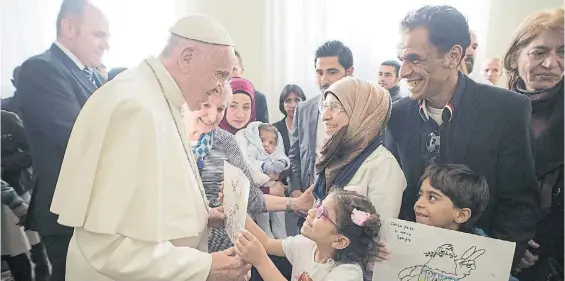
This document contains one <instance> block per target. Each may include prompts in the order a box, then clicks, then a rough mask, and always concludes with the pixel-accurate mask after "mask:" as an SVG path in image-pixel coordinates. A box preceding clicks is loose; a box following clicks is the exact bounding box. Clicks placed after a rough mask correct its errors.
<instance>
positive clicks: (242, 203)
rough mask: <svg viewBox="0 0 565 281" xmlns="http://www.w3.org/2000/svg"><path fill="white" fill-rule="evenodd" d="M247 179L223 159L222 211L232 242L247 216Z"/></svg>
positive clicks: (248, 186) (243, 226)
mask: <svg viewBox="0 0 565 281" xmlns="http://www.w3.org/2000/svg"><path fill="white" fill-rule="evenodd" d="M249 188H250V182H249V179H247V177H246V176H245V174H244V173H243V171H241V170H240V169H238V168H236V167H235V166H232V165H230V164H229V163H228V162H226V161H224V190H223V193H224V199H223V203H222V205H223V206H224V213H225V214H226V221H225V227H226V232H227V233H228V236H229V238H230V240H231V242H232V243H235V241H236V239H237V236H238V235H239V233H240V232H241V229H242V228H245V219H246V218H247V203H248V200H249Z"/></svg>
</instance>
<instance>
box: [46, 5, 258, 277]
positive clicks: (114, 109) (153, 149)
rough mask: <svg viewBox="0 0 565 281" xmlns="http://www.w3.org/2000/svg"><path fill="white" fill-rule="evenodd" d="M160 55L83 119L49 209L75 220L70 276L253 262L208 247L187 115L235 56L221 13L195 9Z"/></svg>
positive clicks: (204, 272)
mask: <svg viewBox="0 0 565 281" xmlns="http://www.w3.org/2000/svg"><path fill="white" fill-rule="evenodd" d="M170 31H171V39H170V40H169V42H168V44H167V46H166V47H165V49H164V50H163V53H162V54H161V55H160V56H159V57H158V58H149V59H147V60H145V61H143V62H142V63H141V64H140V65H139V66H137V67H136V68H133V69H131V70H128V71H126V72H124V73H122V74H120V75H119V76H118V77H116V78H115V79H114V80H113V81H111V82H109V83H108V84H106V85H105V86H103V87H102V88H100V89H99V90H98V91H96V92H95V93H94V94H93V95H92V97H91V98H90V99H89V100H88V102H87V103H86V105H85V106H84V108H83V109H82V111H81V113H80V115H79V116H78V119H77V121H76V123H75V126H74V128H73V131H72V133H71V137H70V140H69V143H68V146H67V150H66V154H65V158H64V161H63V165H62V167H61V172H60V175H59V180H58V183H57V188H56V191H55V196H54V198H53V202H52V205H51V211H52V212H53V213H55V214H58V215H59V219H58V222H59V223H60V224H62V225H66V226H69V227H74V229H75V230H74V235H73V238H72V239H71V242H70V245H69V250H68V254H67V277H66V280H68V281H109V280H116V281H117V280H152V281H158V280H167V281H169V280H183V281H184V280H189V281H204V280H236V279H237V280H241V279H242V278H243V276H244V275H245V273H247V271H248V270H249V269H250V267H249V265H247V264H245V263H244V262H243V261H242V260H241V259H240V258H238V257H235V256H233V255H231V253H228V252H219V253H213V254H209V253H207V239H208V227H210V226H211V225H215V226H218V225H222V224H223V219H224V217H225V216H224V214H223V213H221V212H220V211H219V210H216V209H209V208H208V203H207V202H206V196H205V194H204V189H203V187H202V183H201V180H200V177H199V174H198V170H197V168H196V163H195V160H194V156H193V155H192V152H191V149H190V145H189V143H188V141H187V139H186V133H185V132H186V130H185V127H184V123H183V121H182V117H181V115H182V112H181V111H182V110H181V108H182V107H183V105H185V104H187V105H188V108H190V109H191V110H196V109H199V108H200V106H201V103H202V102H204V101H206V100H207V99H208V96H209V95H212V94H223V92H224V91H223V85H224V83H225V81H226V80H227V78H228V77H229V75H230V73H231V71H232V68H233V65H234V63H235V55H234V48H233V44H232V41H231V39H230V37H229V35H228V33H227V31H226V30H225V28H224V27H223V26H222V25H221V24H220V23H219V22H218V21H216V20H214V19H212V18H210V17H207V16H203V15H191V16H188V17H185V18H183V19H181V20H180V21H178V22H177V23H176V24H175V25H174V26H173V27H172V28H171V30H170Z"/></svg>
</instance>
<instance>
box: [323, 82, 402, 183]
mask: <svg viewBox="0 0 565 281" xmlns="http://www.w3.org/2000/svg"><path fill="white" fill-rule="evenodd" d="M330 93H331V94H333V95H335V96H336V97H337V99H338V100H339V101H340V102H341V104H342V105H343V107H344V108H345V113H347V115H348V116H349V124H348V125H346V126H344V127H343V128H341V129H340V130H339V131H338V132H336V133H335V134H334V135H332V136H331V137H330V138H329V139H328V140H327V141H326V143H325V144H324V145H323V147H322V149H321V151H320V154H321V156H320V159H319V160H318V163H316V173H317V174H319V173H320V172H322V171H323V172H324V175H325V177H326V184H325V185H326V188H329V187H331V186H332V184H333V182H334V179H335V176H336V175H337V174H338V172H339V171H340V169H341V168H343V167H345V166H346V165H348V164H349V163H350V162H351V161H353V160H354V159H355V158H356V157H357V156H359V155H360V154H361V153H362V152H363V151H364V150H365V149H366V148H367V146H369V144H370V143H371V141H373V140H374V139H375V138H377V137H378V136H379V135H380V134H381V132H382V130H383V129H384V128H385V126H386V124H387V122H388V120H389V118H390V112H391V107H392V106H391V105H392V103H391V99H390V95H389V93H388V91H387V90H385V89H384V88H382V87H381V86H379V85H376V84H372V83H370V82H368V81H365V80H362V79H359V78H356V77H349V76H348V77H345V78H342V79H341V80H339V81H337V82H335V83H334V84H332V85H331V86H330V87H329V88H328V89H327V90H326V92H325V93H324V95H325V96H327V95H328V94H330Z"/></svg>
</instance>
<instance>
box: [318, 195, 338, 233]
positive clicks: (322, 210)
mask: <svg viewBox="0 0 565 281" xmlns="http://www.w3.org/2000/svg"><path fill="white" fill-rule="evenodd" d="M314 208H315V209H316V214H315V216H316V218H317V219H320V218H324V219H327V220H328V221H329V222H331V223H332V224H333V225H334V226H335V228H338V227H337V225H336V224H335V222H334V221H333V220H332V219H330V215H329V213H328V209H327V208H326V207H324V205H322V201H318V202H317V203H316V206H314Z"/></svg>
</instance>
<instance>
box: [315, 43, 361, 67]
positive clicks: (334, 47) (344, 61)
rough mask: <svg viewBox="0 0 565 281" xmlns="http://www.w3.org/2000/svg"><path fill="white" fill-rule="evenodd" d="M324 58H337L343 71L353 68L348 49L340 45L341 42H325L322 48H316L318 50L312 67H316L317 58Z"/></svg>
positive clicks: (351, 57)
mask: <svg viewBox="0 0 565 281" xmlns="http://www.w3.org/2000/svg"><path fill="white" fill-rule="evenodd" d="M325 57H338V59H339V64H341V66H343V68H344V69H345V70H347V69H349V68H351V67H352V66H353V54H352V53H351V50H350V49H349V48H348V47H346V46H345V45H343V43H341V41H337V40H333V41H327V42H326V43H324V44H323V45H322V46H320V47H318V49H316V57H315V58H314V65H316V61H317V60H318V58H325Z"/></svg>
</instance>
